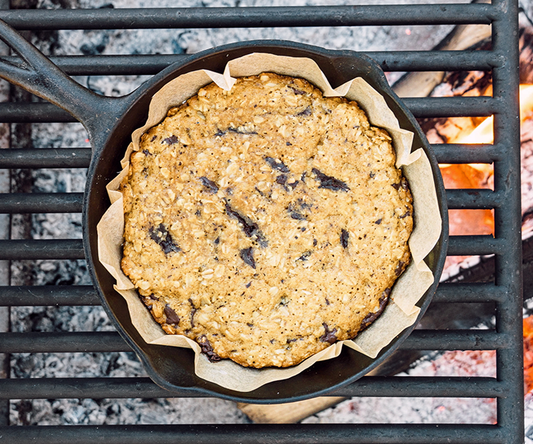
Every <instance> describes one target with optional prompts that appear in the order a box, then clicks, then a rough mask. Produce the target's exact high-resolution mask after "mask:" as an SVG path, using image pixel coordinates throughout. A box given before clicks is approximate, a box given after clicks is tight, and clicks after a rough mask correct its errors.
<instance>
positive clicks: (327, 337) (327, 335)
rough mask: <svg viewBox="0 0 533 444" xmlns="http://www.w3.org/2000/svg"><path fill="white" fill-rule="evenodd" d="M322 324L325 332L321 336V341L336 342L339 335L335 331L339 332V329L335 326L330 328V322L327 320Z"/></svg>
mask: <svg viewBox="0 0 533 444" xmlns="http://www.w3.org/2000/svg"><path fill="white" fill-rule="evenodd" d="M322 326H323V327H324V330H325V332H324V334H323V335H322V336H320V338H319V339H320V341H321V342H328V343H330V344H334V343H335V342H337V336H336V335H335V333H337V329H336V328H334V329H333V330H330V329H329V327H328V324H326V323H325V322H324V323H323V324H322Z"/></svg>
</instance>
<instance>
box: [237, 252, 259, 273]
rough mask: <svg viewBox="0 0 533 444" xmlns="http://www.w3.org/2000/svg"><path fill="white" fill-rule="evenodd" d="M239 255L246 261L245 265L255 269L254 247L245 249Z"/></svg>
mask: <svg viewBox="0 0 533 444" xmlns="http://www.w3.org/2000/svg"><path fill="white" fill-rule="evenodd" d="M239 255H240V256H241V259H242V260H243V261H244V263H245V264H247V265H249V266H250V267H252V268H254V269H255V259H254V250H253V249H252V247H249V248H243V249H242V250H241V251H240V253H239Z"/></svg>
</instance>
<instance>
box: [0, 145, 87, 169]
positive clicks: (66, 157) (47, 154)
mask: <svg viewBox="0 0 533 444" xmlns="http://www.w3.org/2000/svg"><path fill="white" fill-rule="evenodd" d="M90 162H91V149H90V148H59V149H53V148H40V149H1V150H0V168H87V167H88V166H89V163H90Z"/></svg>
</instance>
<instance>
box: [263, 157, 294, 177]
mask: <svg viewBox="0 0 533 444" xmlns="http://www.w3.org/2000/svg"><path fill="white" fill-rule="evenodd" d="M265 160H266V161H267V163H268V164H269V165H270V166H271V167H272V168H274V169H275V170H278V171H281V172H282V173H288V172H290V170H289V167H288V166H287V165H285V164H284V163H283V162H282V161H281V160H280V161H278V160H276V159H274V158H273V157H269V156H266V157H265Z"/></svg>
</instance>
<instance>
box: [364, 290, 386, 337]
mask: <svg viewBox="0 0 533 444" xmlns="http://www.w3.org/2000/svg"><path fill="white" fill-rule="evenodd" d="M391 291H392V289H391V288H386V289H385V291H384V292H383V293H381V296H380V297H379V307H378V309H377V311H376V312H374V313H368V314H367V315H366V316H365V317H364V318H363V320H362V322H361V328H360V329H359V333H360V332H362V331H363V330H364V329H365V328H367V327H368V326H369V325H370V324H372V322H374V321H375V320H376V319H377V318H379V316H380V315H381V313H383V310H385V307H386V306H387V302H389V296H390V294H391Z"/></svg>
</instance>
